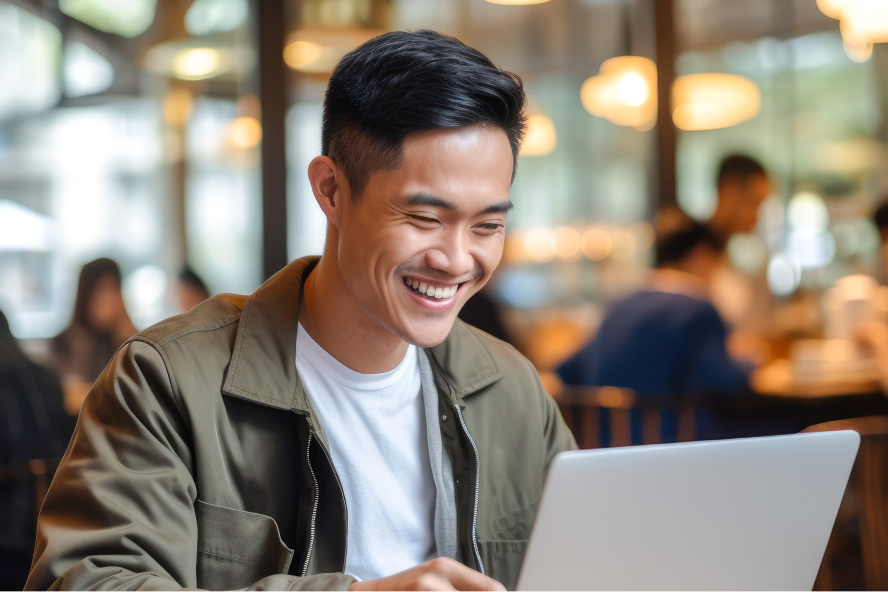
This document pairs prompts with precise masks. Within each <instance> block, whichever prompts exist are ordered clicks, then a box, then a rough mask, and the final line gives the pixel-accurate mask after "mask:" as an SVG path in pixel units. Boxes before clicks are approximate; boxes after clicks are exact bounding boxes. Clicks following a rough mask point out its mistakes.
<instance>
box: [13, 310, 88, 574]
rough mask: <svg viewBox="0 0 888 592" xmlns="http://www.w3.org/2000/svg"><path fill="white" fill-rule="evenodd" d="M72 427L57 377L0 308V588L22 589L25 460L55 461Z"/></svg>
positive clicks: (30, 531)
mask: <svg viewBox="0 0 888 592" xmlns="http://www.w3.org/2000/svg"><path fill="white" fill-rule="evenodd" d="M73 431H74V418H73V417H70V416H69V415H66V414H65V410H64V407H63V402H62V387H61V385H60V384H59V379H58V378H57V377H56V375H55V374H53V373H52V372H50V371H49V370H47V369H45V368H42V367H40V366H38V365H37V364H35V363H34V362H32V361H31V360H29V359H28V358H27V357H26V356H25V354H24V352H23V351H22V350H21V349H20V348H19V345H18V343H17V342H16V340H15V338H14V337H13V336H12V333H11V332H10V330H9V324H8V323H7V322H6V317H4V316H3V313H0V508H2V510H0V590H21V589H22V588H24V586H25V581H26V580H27V579H28V570H29V569H30V567H31V557H32V556H33V554H34V517H35V516H36V514H37V508H35V507H34V506H35V499H34V487H33V483H32V482H31V481H30V475H31V472H30V470H29V467H28V463H29V462H30V461H31V460H35V459H42V460H49V461H51V462H53V461H58V460H59V459H60V458H61V457H62V454H64V453H65V447H66V446H67V445H68V440H69V439H70V438H71V432H73Z"/></svg>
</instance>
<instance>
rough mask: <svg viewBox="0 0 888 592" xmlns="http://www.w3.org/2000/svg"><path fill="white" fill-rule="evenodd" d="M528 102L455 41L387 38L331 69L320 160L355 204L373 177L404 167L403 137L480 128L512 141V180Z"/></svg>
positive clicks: (509, 77) (512, 81)
mask: <svg viewBox="0 0 888 592" xmlns="http://www.w3.org/2000/svg"><path fill="white" fill-rule="evenodd" d="M525 101H526V98H525V94H524V87H523V85H522V83H521V79H520V78H518V76H516V75H515V74H512V73H510V72H506V71H503V70H500V69H499V68H497V67H496V66H495V65H493V63H492V62H491V61H490V60H489V59H487V57H485V56H484V54H482V53H480V52H479V51H477V50H474V49H472V48H470V47H468V46H467V45H465V44H464V43H462V42H461V41H459V40H457V39H455V38H453V37H450V36H448V35H443V34H441V33H436V32H434V31H425V30H423V31H414V32H403V31H396V32H392V33H386V34H384V35H380V36H379V37H375V38H374V39H371V40H370V41H368V42H367V43H365V44H363V45H361V46H360V47H358V48H357V49H355V50H353V51H352V52H351V53H349V54H348V55H346V56H345V57H344V58H342V61H341V62H339V65H338V66H336V69H335V70H334V72H333V75H332V77H331V78H330V83H329V85H328V87H327V94H326V96H325V98H324V118H323V125H322V130H321V144H322V146H321V154H323V155H324V156H329V157H330V158H331V159H332V160H333V161H334V162H335V163H336V164H337V165H339V167H340V168H341V169H342V170H343V172H344V173H345V176H346V178H347V179H348V182H349V185H350V186H351V191H352V197H353V198H355V199H357V198H358V197H359V196H360V195H361V192H362V191H363V190H364V187H365V186H366V184H367V181H368V179H369V178H370V176H371V175H372V174H373V173H375V172H377V171H389V170H395V169H397V168H398V167H399V166H400V165H401V159H402V146H403V142H404V138H406V137H407V136H408V135H410V134H412V133H416V132H422V131H428V130H433V129H442V128H446V129H454V128H462V127H471V126H485V127H490V128H494V129H500V130H502V131H503V132H505V134H506V136H507V137H508V138H509V144H510V145H511V147H512V159H513V163H512V179H514V178H515V167H516V165H517V163H518V150H519V148H520V147H521V140H522V139H523V137H524V131H525V127H526V116H525V114H524V105H525Z"/></svg>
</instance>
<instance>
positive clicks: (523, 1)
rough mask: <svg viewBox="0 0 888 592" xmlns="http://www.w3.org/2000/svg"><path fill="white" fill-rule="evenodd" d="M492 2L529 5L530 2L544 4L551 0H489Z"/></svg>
mask: <svg viewBox="0 0 888 592" xmlns="http://www.w3.org/2000/svg"><path fill="white" fill-rule="evenodd" d="M487 1H488V2H490V3H491V4H506V5H509V6H527V5H529V4H543V3H545V2H548V1H549V0H487Z"/></svg>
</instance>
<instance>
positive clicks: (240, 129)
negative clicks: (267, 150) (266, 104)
mask: <svg viewBox="0 0 888 592" xmlns="http://www.w3.org/2000/svg"><path fill="white" fill-rule="evenodd" d="M228 137H229V138H230V139H231V143H232V144H234V145H235V146H237V147H238V148H253V147H254V146H257V145H258V144H259V142H260V141H261V140H262V125H261V124H260V123H259V120H257V119H256V118H255V117H247V116H245V117H238V118H237V119H235V120H234V121H232V122H231V127H230V128H229V130H228Z"/></svg>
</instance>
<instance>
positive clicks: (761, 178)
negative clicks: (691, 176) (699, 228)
mask: <svg viewBox="0 0 888 592" xmlns="http://www.w3.org/2000/svg"><path fill="white" fill-rule="evenodd" d="M717 186H718V204H717V205H716V208H715V213H714V214H713V215H712V218H711V219H710V220H709V227H710V228H711V229H712V231H713V232H714V233H715V235H716V236H717V237H718V238H719V240H721V241H722V244H727V242H728V240H729V239H730V238H731V236H732V235H734V234H737V233H749V232H752V231H753V229H754V228H755V225H756V222H758V209H759V206H760V205H761V203H762V202H763V201H764V200H765V198H766V197H768V195H769V194H770V193H771V182H770V180H769V179H768V174H767V173H766V172H765V168H764V167H763V166H762V165H761V163H760V162H758V161H757V160H754V159H752V158H750V157H748V156H743V155H740V154H734V155H731V156H728V157H726V158H724V159H723V160H722V162H721V164H720V165H719V167H718V179H717Z"/></svg>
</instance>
